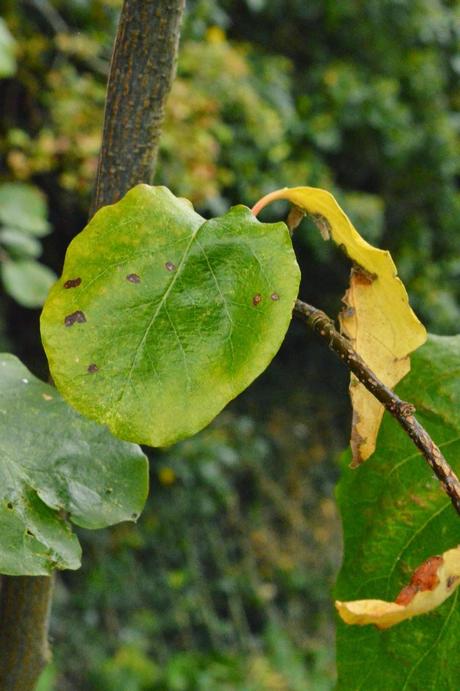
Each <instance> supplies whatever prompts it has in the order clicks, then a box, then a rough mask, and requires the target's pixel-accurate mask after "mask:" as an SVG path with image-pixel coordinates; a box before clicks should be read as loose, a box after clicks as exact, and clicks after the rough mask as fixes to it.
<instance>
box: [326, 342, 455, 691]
mask: <svg viewBox="0 0 460 691" xmlns="http://www.w3.org/2000/svg"><path fill="white" fill-rule="evenodd" d="M411 359H412V370H411V372H410V374H409V375H408V376H407V377H406V378H405V379H404V380H403V381H402V383H401V385H400V386H399V387H398V393H399V395H400V396H401V397H402V398H403V399H405V400H408V401H410V402H412V403H414V404H415V406H416V408H417V417H418V418H419V420H420V422H421V423H422V424H423V425H424V426H426V428H427V429H428V431H429V432H430V434H431V435H432V437H433V439H435V440H436V442H437V443H438V444H439V445H440V447H441V449H442V451H443V453H444V454H445V456H446V458H447V460H448V461H449V462H450V463H451V465H452V466H453V467H454V469H455V470H456V471H457V473H458V472H459V471H460V460H459V459H460V336H454V337H440V336H431V337H430V339H429V341H428V343H427V344H426V345H425V346H423V347H422V348H421V349H420V350H418V351H417V352H416V353H415V354H414V355H413V356H412V358H411ZM349 460H350V459H349V457H348V456H347V457H346V458H345V459H344V463H343V476H342V479H341V481H340V483H339V487H338V500H339V504H340V509H341V512H342V518H343V529H344V541H345V557H344V564H343V567H342V570H341V572H340V575H339V578H338V583H337V592H336V595H337V598H338V599H340V600H356V599H367V598H377V599H383V600H394V598H395V597H396V595H397V594H398V592H399V591H400V590H401V588H402V587H403V586H405V585H407V583H408V581H409V579H410V576H411V573H412V572H413V571H414V569H415V568H416V567H417V566H419V565H420V564H421V563H422V562H423V561H425V559H427V558H428V557H430V556H434V555H436V554H442V552H444V551H445V550H447V549H450V548H452V547H455V546H456V545H457V544H458V543H460V518H459V516H458V515H457V514H456V513H455V511H454V509H453V508H452V506H451V504H450V501H449V500H448V499H447V498H446V495H445V494H444V492H443V491H442V489H441V487H440V486H439V483H438V482H437V481H436V480H435V479H434V477H433V473H432V472H431V470H430V469H429V468H428V467H427V464H426V463H425V461H424V460H423V459H422V457H421V456H420V454H419V453H417V450H416V449H415V447H414V446H413V444H412V443H411V441H410V440H409V439H408V438H407V436H406V435H405V434H404V432H403V431H402V430H401V429H400V428H399V426H398V425H397V423H396V422H395V421H394V420H393V419H392V418H390V417H389V416H388V414H387V413H385V419H384V424H383V426H382V429H381V431H380V434H379V439H378V445H377V452H376V453H375V454H374V456H372V458H371V459H369V461H367V462H366V463H365V464H363V465H362V466H360V467H359V468H358V469H357V470H354V471H352V470H350V469H349V468H348V467H347V465H348V463H349ZM458 593H459V591H458V590H457V591H456V592H455V594H454V595H453V596H452V597H451V598H450V599H448V600H447V601H446V602H445V603H444V604H443V605H442V606H441V607H440V608H439V609H438V610H435V611H433V612H432V613H430V614H427V615H423V616H419V617H416V618H414V619H411V620H410V621H406V622H403V623H401V624H398V625H397V626H395V627H394V628H391V629H388V630H386V631H379V630H377V629H375V628H374V627H372V626H366V627H358V626H346V625H345V624H343V623H342V622H340V623H339V630H338V641H337V647H338V670H339V688H340V689H343V691H357V690H358V689H361V690H362V691H364V690H366V691H368V690H369V691H380V690H381V691H388V690H389V689H398V690H399V689H405V691H409V690H411V691H416V690H417V691H419V690H420V689H423V691H448V690H449V691H452V690H453V689H456V688H458V684H459V679H460V657H459V655H458V648H459V645H460V608H459V606H458V597H459V595H458Z"/></svg>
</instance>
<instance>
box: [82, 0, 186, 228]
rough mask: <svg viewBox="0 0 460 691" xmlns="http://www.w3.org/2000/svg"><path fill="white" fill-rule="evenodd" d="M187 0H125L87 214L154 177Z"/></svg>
mask: <svg viewBox="0 0 460 691" xmlns="http://www.w3.org/2000/svg"><path fill="white" fill-rule="evenodd" d="M184 4H185V0H125V2H124V4H123V9H122V12H121V17H120V23H119V25H118V32H117V38H116V41H115V47H114V51H113V55H112V62H111V66H110V76H109V81H108V86H107V99H106V106H105V116H104V132H103V140H102V148H101V153H100V157H99V165H98V172H97V178H96V186H95V194H94V199H93V204H92V208H91V215H93V214H94V213H95V211H97V209H99V207H100V206H104V205H106V204H112V203H113V202H115V201H117V200H118V199H120V197H122V196H123V195H124V194H125V192H127V190H128V189H130V187H133V186H134V185H136V184H138V183H140V182H145V183H149V182H151V180H152V177H153V171H154V167H155V163H156V158H157V153H158V144H159V139H160V134H161V126H162V123H163V119H164V111H165V104H166V99H167V96H168V94H169V91H170V89H171V85H172V82H173V79H174V74H175V66H176V59H177V51H178V44H179V34H180V22H181V18H182V13H183V10H184Z"/></svg>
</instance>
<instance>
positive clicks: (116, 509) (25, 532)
mask: <svg viewBox="0 0 460 691" xmlns="http://www.w3.org/2000/svg"><path fill="white" fill-rule="evenodd" d="M147 488H148V475H147V460H146V458H145V456H144V454H143V453H142V451H141V450H140V448H139V447H138V446H136V445H135V444H129V443H127V442H122V441H120V440H118V439H115V438H114V437H113V436H112V435H111V434H110V433H109V432H108V430H107V429H105V428H104V427H102V426H101V425H98V424H96V423H95V422H91V421H90V420H87V419H85V418H83V417H81V416H80V415H79V414H78V413H76V412H75V411H74V410H73V409H72V408H70V406H68V405H67V403H65V402H64V401H63V400H62V398H61V397H60V396H59V394H58V392H57V391H56V389H54V388H53V387H51V386H49V385H48V384H44V383H43V382H42V381H40V380H39V379H37V378H36V377H34V376H33V375H32V374H31V373H30V372H29V370H28V369H27V368H26V367H25V366H24V365H23V364H22V363H21V362H20V361H19V360H18V359H17V358H16V357H14V356H13V355H7V354H2V355H0V536H1V539H0V573H3V574H11V575H21V574H22V575H36V574H47V573H49V572H50V571H52V570H53V569H76V568H78V567H79V565H80V545H79V543H78V540H77V538H76V537H75V535H73V533H72V531H71V528H70V523H69V521H72V522H73V523H75V524H76V525H79V526H82V527H84V528H102V527H105V526H108V525H111V524H113V523H118V522H119V521H125V520H135V519H136V518H137V516H138V515H139V513H140V511H141V510H142V508H143V505H144V502H145V498H146V494H147Z"/></svg>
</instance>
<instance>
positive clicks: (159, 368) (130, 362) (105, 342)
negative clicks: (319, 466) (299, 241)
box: [41, 185, 299, 446]
mask: <svg viewBox="0 0 460 691" xmlns="http://www.w3.org/2000/svg"><path fill="white" fill-rule="evenodd" d="M298 285H299V269H298V266H297V262H296V259H295V255H294V252H293V249H292V245H291V240H290V237H289V233H288V230H287V228H286V226H285V225H284V223H276V224H266V223H259V221H257V219H255V218H254V216H253V215H252V214H251V212H250V210H249V209H248V208H246V207H243V206H237V207H234V208H233V209H231V210H230V211H229V212H228V213H227V214H225V215H224V216H222V217H220V218H215V219H213V220H210V221H205V219H204V218H202V217H201V216H199V215H198V214H197V213H195V211H194V210H193V208H192V206H191V204H190V203H189V202H187V201H186V200H183V199H178V198H177V197H175V196H174V195H173V194H172V193H171V192H169V190H167V189H166V188H163V187H150V186H148V185H138V186H137V187H135V188H133V189H132V190H130V192H128V193H127V194H126V196H125V197H124V198H123V199H122V200H121V201H120V202H118V203H117V204H114V205H112V206H108V207H105V208H103V209H101V210H100V211H99V212H98V213H97V214H96V215H95V216H94V218H93V219H92V220H91V222H90V223H89V225H88V226H87V227H86V228H85V230H84V231H83V232H82V233H80V235H78V236H77V237H76V238H75V239H74V240H73V242H72V243H71V245H70V246H69V249H68V251H67V256H66V260H65V264H64V270H63V276H62V278H61V279H60V280H59V281H58V283H57V284H56V285H55V286H54V288H53V289H52V291H51V293H50V295H49V297H48V299H47V302H46V304H45V307H44V310H43V314H42V320H41V329H42V339H43V343H44V346H45V349H46V353H47V356H48V361H49V364H50V368H51V373H52V375H53V378H54V381H55V383H56V386H57V387H58V389H59V390H60V391H61V393H62V395H63V396H64V397H65V398H66V399H67V400H68V401H69V402H70V403H71V404H72V405H73V406H75V408H77V410H79V411H80V412H82V413H83V414H85V415H88V416H89V417H91V418H94V419H96V420H98V421H99V422H104V423H106V424H107V425H108V426H109V427H110V429H111V430H112V431H113V432H114V433H115V434H117V435H118V436H120V437H121V438H123V439H128V440H132V441H137V442H138V443H145V444H150V445H152V446H165V445H168V444H171V443H172V442H174V441H176V440H178V439H180V438H183V437H186V436H188V435H191V434H194V433H195V432H197V431H198V430H200V429H201V428H203V427H204V426H205V425H206V424H208V423H209V422H210V421H211V420H212V419H213V418H214V416H215V415H216V414H217V413H218V412H220V410H221V409H222V408H223V407H224V406H225V405H226V404H227V403H228V401H230V400H231V399H232V398H234V397H235V396H236V395H238V394H239V393H240V392H241V391H242V390H243V389H245V388H246V387H247V386H248V385H249V384H250V383H251V382H252V381H253V379H255V377H257V376H258V375H259V374H260V373H261V372H262V371H263V370H264V369H265V368H266V367H267V365H268V364H269V362H270V361H271V360H272V358H273V356H274V355H275V353H276V352H277V350H278V348H279V346H280V345H281V342H282V340H283V338H284V335H285V332H286V330H287V328H288V325H289V322H290V320H291V313H292V308H293V306H294V302H295V298H296V297H297V291H298Z"/></svg>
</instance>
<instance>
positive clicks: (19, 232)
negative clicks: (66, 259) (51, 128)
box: [0, 182, 56, 307]
mask: <svg viewBox="0 0 460 691" xmlns="http://www.w3.org/2000/svg"><path fill="white" fill-rule="evenodd" d="M46 215H47V208H46V200H45V197H44V195H43V194H42V193H41V192H40V190H39V189H37V188H36V187H34V186H33V185H28V184H25V183H22V182H10V183H4V184H3V185H0V273H1V278H2V282H3V287H4V288H5V290H6V292H7V293H8V294H9V295H11V297H13V298H14V299H15V300H17V301H18V302H19V303H20V304H21V305H24V307H41V305H43V303H44V301H45V298H46V296H47V294H48V290H49V289H50V286H51V285H52V284H53V283H54V281H55V280H56V274H55V273H54V272H53V271H51V270H50V269H48V267H46V266H44V265H43V264H40V263H39V262H37V261H35V259H36V258H37V257H39V256H40V254H41V253H42V247H41V244H40V242H39V240H38V239H37V238H38V237H42V236H43V235H47V234H48V233H49V232H50V230H51V229H50V227H49V223H48V221H47V220H46Z"/></svg>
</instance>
